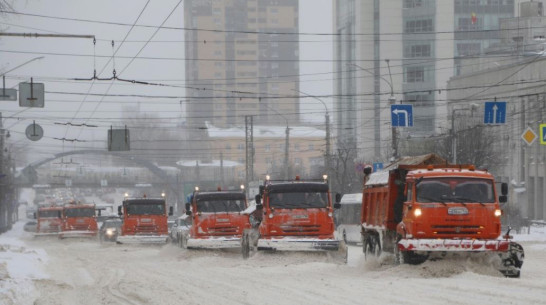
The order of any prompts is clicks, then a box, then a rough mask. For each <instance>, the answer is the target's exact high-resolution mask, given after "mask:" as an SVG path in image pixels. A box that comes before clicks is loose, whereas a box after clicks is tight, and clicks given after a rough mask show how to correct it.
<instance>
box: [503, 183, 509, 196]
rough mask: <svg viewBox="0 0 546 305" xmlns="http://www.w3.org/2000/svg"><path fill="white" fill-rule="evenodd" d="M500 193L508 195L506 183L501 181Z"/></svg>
mask: <svg viewBox="0 0 546 305" xmlns="http://www.w3.org/2000/svg"><path fill="white" fill-rule="evenodd" d="M501 194H502V195H504V196H506V195H508V183H506V182H503V183H501Z"/></svg>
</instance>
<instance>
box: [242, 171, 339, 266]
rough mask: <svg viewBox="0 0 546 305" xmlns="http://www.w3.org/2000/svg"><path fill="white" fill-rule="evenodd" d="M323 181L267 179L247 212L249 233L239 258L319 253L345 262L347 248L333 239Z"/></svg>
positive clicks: (332, 206) (332, 225) (326, 194)
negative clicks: (254, 253) (260, 253)
mask: <svg viewBox="0 0 546 305" xmlns="http://www.w3.org/2000/svg"><path fill="white" fill-rule="evenodd" d="M340 197H341V196H339V195H336V204H335V205H334V204H332V200H331V198H330V191H329V188H328V183H327V180H326V177H325V179H324V180H321V181H302V180H300V179H299V177H296V179H295V180H291V181H286V180H282V181H273V180H270V179H269V177H268V178H267V179H266V181H265V182H264V185H262V186H260V193H259V194H258V195H256V206H255V208H256V210H255V211H253V212H251V213H250V211H249V222H250V224H251V225H252V228H251V229H247V230H245V233H244V235H243V240H242V253H243V258H248V257H249V256H250V251H254V250H281V251H323V252H327V253H331V254H335V257H336V258H341V259H343V260H346V256H347V248H346V247H345V245H344V243H343V241H340V240H338V239H336V238H335V237H334V230H335V228H334V218H333V212H334V206H335V207H336V208H337V207H339V200H340Z"/></svg>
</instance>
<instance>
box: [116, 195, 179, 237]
mask: <svg viewBox="0 0 546 305" xmlns="http://www.w3.org/2000/svg"><path fill="white" fill-rule="evenodd" d="M166 207H167V205H166V202H165V199H164V198H146V197H144V198H127V199H125V200H123V204H122V205H121V206H118V214H119V216H122V220H123V224H122V225H121V234H119V235H118V237H117V239H116V242H117V243H118V244H124V243H141V244H164V243H166V242H167V239H168V237H169V232H168V230H169V228H168V225H167V218H168V216H170V215H172V214H173V208H172V207H170V209H169V213H168V214H167V208H166Z"/></svg>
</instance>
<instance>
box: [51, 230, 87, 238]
mask: <svg viewBox="0 0 546 305" xmlns="http://www.w3.org/2000/svg"><path fill="white" fill-rule="evenodd" d="M58 236H59V238H68V237H96V236H97V231H87V230H82V231H61V232H59V234H58Z"/></svg>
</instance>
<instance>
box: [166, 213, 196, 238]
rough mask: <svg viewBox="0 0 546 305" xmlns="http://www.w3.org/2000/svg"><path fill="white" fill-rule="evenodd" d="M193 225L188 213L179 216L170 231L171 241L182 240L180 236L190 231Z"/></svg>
mask: <svg viewBox="0 0 546 305" xmlns="http://www.w3.org/2000/svg"><path fill="white" fill-rule="evenodd" d="M190 226H191V217H189V216H187V215H182V216H180V217H178V218H177V219H176V220H175V221H174V224H173V227H172V229H171V231H170V233H169V236H170V237H171V241H172V242H173V243H178V242H179V241H180V236H182V234H183V233H184V232H188V231H189V229H190Z"/></svg>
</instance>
